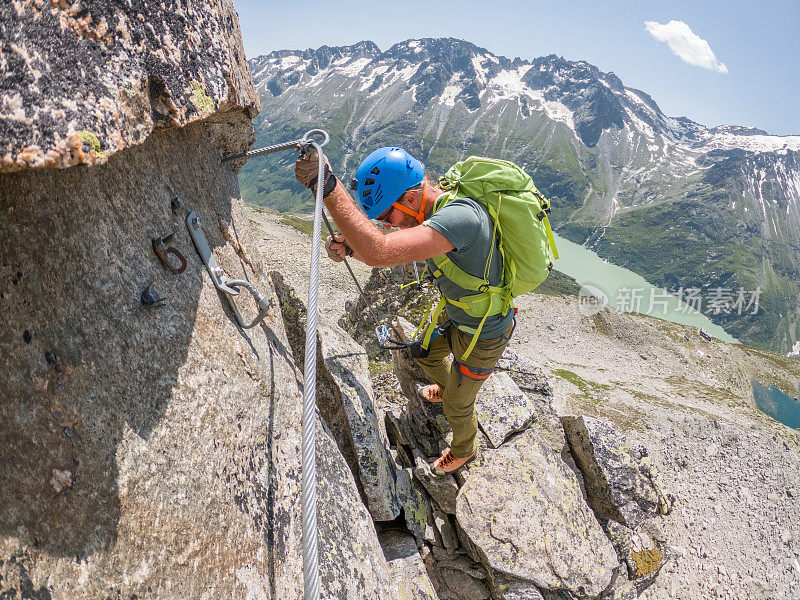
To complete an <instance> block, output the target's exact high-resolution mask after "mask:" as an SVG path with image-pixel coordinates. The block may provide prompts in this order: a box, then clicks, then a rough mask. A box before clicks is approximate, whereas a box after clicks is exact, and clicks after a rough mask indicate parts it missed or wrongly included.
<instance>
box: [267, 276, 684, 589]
mask: <svg viewBox="0 0 800 600" xmlns="http://www.w3.org/2000/svg"><path fill="white" fill-rule="evenodd" d="M406 272H407V270H406V269H394V270H375V271H374V272H373V277H372V278H371V280H370V282H368V284H367V286H366V290H367V293H368V294H370V295H371V296H372V295H374V296H376V297H378V298H397V297H398V296H396V295H394V293H393V292H394V290H395V289H396V288H398V287H399V286H400V285H401V283H402V280H403V279H404V277H405V273H406ZM272 277H273V281H275V282H278V286H277V287H278V297H279V298H280V299H281V310H282V313H283V316H284V320H285V322H286V323H287V331H288V332H289V339H290V341H291V340H292V339H295V340H297V342H295V343H292V348H293V350H294V351H295V356H300V355H301V352H302V350H301V346H300V345H299V344H298V342H300V341H301V340H302V331H303V325H304V313H305V309H304V307H303V305H302V302H301V301H300V299H299V298H298V297H297V295H296V294H295V293H294V292H293V290H292V289H291V288H290V287H289V286H287V285H286V284H285V281H284V279H283V277H282V276H281V275H279V274H277V273H273V276H272ZM377 282H383V284H384V286H385V287H383V289H382V290H380V291H379V290H378V289H376V288H377V287H379V284H378V283H377ZM410 295H412V296H413V295H417V294H410ZM378 304H379V305H380V301H379V303H378ZM373 308H376V307H373ZM361 310H362V311H366V310H367V309H366V306H361ZM348 313H349V314H350V315H353V316H354V317H355V319H351V320H350V321H351V322H352V321H356V322H361V321H362V319H361V318H359V316H358V315H359V313H358V311H353V310H349V311H348ZM362 316H363V315H362ZM345 322H347V321H345ZM320 323H321V325H320V333H319V344H320V350H321V354H322V356H324V361H323V363H322V364H320V368H319V381H320V382H321V386H322V389H321V390H320V394H319V400H318V402H319V405H320V412H321V414H322V415H323V416H324V415H326V414H330V415H333V417H332V418H325V422H326V424H327V425H328V428H329V429H331V430H335V429H341V427H342V423H348V424H349V426H348V427H347V429H348V430H349V435H346V434H345V435H342V434H341V433H340V434H334V438H335V439H337V441H339V443H340V448H341V450H342V453H343V454H344V455H345V456H353V457H357V458H356V460H355V461H353V462H351V463H350V464H351V468H352V469H353V472H354V476H355V477H356V479H360V482H361V485H362V487H363V489H365V490H366V489H372V490H374V491H378V490H380V494H377V495H376V494H373V495H369V494H364V501H365V504H366V506H367V507H368V508H369V509H370V512H371V514H372V518H373V519H374V520H375V521H376V526H377V527H378V532H379V534H378V535H379V539H381V540H384V539H388V540H390V542H391V544H390V545H391V548H394V547H395V546H396V544H397V543H398V542H397V540H398V538H402V536H409V535H411V536H413V538H414V539H415V540H416V547H417V548H419V556H420V561H419V562H418V563H417V565H418V567H422V566H423V565H424V567H425V568H424V571H422V570H421V571H420V575H421V576H422V579H423V581H426V580H429V581H430V586H431V588H432V589H433V590H434V591H435V596H433V597H435V598H439V599H443V600H473V599H485V598H493V599H496V600H503V599H511V598H520V597H526V598H539V597H542V594H543V595H544V597H548V598H549V597H556V596H557V597H560V598H621V597H622V596H620V594H621V593H622V591H624V590H633V591H635V590H636V589H637V586H638V589H639V590H643V589H645V588H646V587H647V586H648V585H650V584H652V582H653V581H654V580H655V575H656V573H657V572H658V570H659V569H660V568H661V567H662V566H663V564H664V563H665V562H666V560H667V552H666V545H665V542H664V540H663V539H661V540H658V541H656V540H652V539H650V538H648V537H646V536H645V535H644V534H642V533H641V532H640V530H642V529H643V527H642V526H643V524H644V523H645V521H648V520H650V519H654V518H656V517H657V516H658V515H659V514H661V513H665V512H668V510H669V506H667V505H665V506H663V507H662V506H659V504H658V502H657V501H656V502H655V503H651V504H649V505H648V501H649V500H650V499H651V498H656V499H658V498H660V497H666V496H665V494H664V493H663V492H662V491H661V490H660V489H657V486H656V484H655V480H654V479H653V478H650V477H649V474H650V473H651V470H650V469H651V467H650V466H649V465H648V466H647V468H646V469H645V463H643V462H642V461H641V460H640V459H641V456H639V455H635V453H634V452H633V451H632V450H630V446H629V445H628V444H627V441H626V439H625V436H624V435H621V434H618V433H616V432H615V431H614V430H613V427H611V426H610V425H609V424H608V423H603V422H599V421H598V422H597V424H596V425H595V420H594V419H590V418H589V417H585V418H581V419H582V420H581V422H582V423H583V422H590V423H592V426H594V427H602V428H603V436H602V437H601V438H599V437H592V436H589V437H590V438H591V439H587V440H586V443H585V445H586V446H587V447H588V448H592V447H597V448H598V450H597V453H596V454H598V455H602V454H603V452H606V454H607V453H608V451H609V450H608V449H610V448H614V450H612V451H611V453H612V454H614V455H624V456H627V457H629V459H628V461H627V463H626V464H627V465H628V466H629V467H632V469H633V472H632V471H631V470H630V469H628V470H624V469H618V468H616V467H617V465H612V466H611V467H610V468H609V469H606V472H605V479H603V478H602V477H598V475H597V473H596V472H595V471H594V470H592V469H583V470H579V469H578V468H577V467H576V462H575V460H573V459H572V456H571V455H570V452H569V447H568V446H567V442H566V440H567V438H566V437H565V434H564V429H562V426H561V422H560V421H559V418H558V416H557V414H556V413H555V411H554V410H553V408H552V405H551V402H550V397H549V396H548V395H547V394H548V392H549V387H548V386H547V384H546V378H545V377H544V376H543V374H542V373H541V370H540V369H539V368H538V367H536V366H535V365H534V364H533V363H531V362H530V361H529V360H527V359H525V358H523V357H520V356H518V355H516V354H515V353H514V352H511V351H509V352H508V353H507V356H505V357H504V365H508V367H506V368H507V371H505V372H499V373H497V374H495V375H493V376H492V377H491V378H490V380H489V381H488V382H487V383H486V384H485V385H484V386H483V388H482V389H481V392H480V393H479V395H478V399H477V400H476V405H477V410H478V419H479V423H480V429H481V433H480V436H481V437H480V442H479V445H480V446H481V448H482V452H481V456H480V458H479V460H478V461H477V462H476V463H474V464H473V465H471V466H470V467H468V468H465V469H463V470H462V471H460V472H457V473H455V474H454V475H453V476H447V477H435V476H433V474H432V473H431V472H430V467H429V464H430V462H431V461H432V460H433V459H434V458H435V457H437V456H438V455H439V454H440V452H441V451H442V450H443V449H444V448H445V447H446V445H447V440H448V434H449V427H448V425H447V421H446V419H444V415H443V414H442V411H441V407H440V406H438V405H432V404H429V403H425V402H423V401H421V400H420V399H419V397H417V396H416V393H415V388H416V384H417V383H418V382H421V381H425V380H426V379H425V376H424V374H422V373H421V371H419V369H418V367H416V365H415V364H414V362H413V360H412V359H410V357H409V355H408V354H407V351H404V350H400V351H394V352H393V354H394V361H393V364H394V367H393V376H394V377H396V379H397V382H398V383H397V384H396V385H397V387H395V388H394V389H391V388H389V389H388V390H387V389H386V388H379V389H381V392H382V393H386V392H387V391H388V393H389V394H390V395H391V398H392V400H391V401H390V400H389V399H388V398H380V397H379V396H377V395H376V394H375V393H373V386H372V383H371V380H370V375H369V364H370V363H369V354H368V352H367V351H366V350H364V349H363V348H361V347H360V346H358V345H357V344H356V343H355V342H354V341H353V340H352V339H351V338H349V336H348V335H347V334H345V332H344V331H343V330H342V329H340V328H338V327H337V326H335V325H332V324H330V323H328V322H326V319H325V318H324V317H322V318H321V320H320ZM396 328H397V329H398V330H399V332H400V333H401V335H402V336H404V337H406V336H409V335H410V334H411V330H410V326H409V325H408V323H407V322H405V321H404V320H401V321H399V322H398V323H397V325H396ZM344 357H347V359H346V360H347V363H346V364H345V363H343V362H342V361H343V358H344ZM373 364H375V362H374V361H373ZM511 366H513V367H514V368H513V369H512V368H509V367H511ZM515 379H518V380H519V381H520V382H521V384H522V385H524V386H525V387H526V389H527V390H529V392H528V393H524V392H522V391H521V390H520V388H519V387H518V386H517V384H516V383H515ZM342 381H347V382H349V383H348V384H347V385H348V387H349V388H351V389H357V390H359V393H358V394H357V395H355V396H354V395H347V394H343V393H340V394H338V395H337V394H335V393H331V392H330V388H335V389H337V390H339V391H340V392H341V390H342V384H341V382H342ZM356 382H358V383H356ZM398 388H399V389H398ZM531 390H538V391H539V392H540V393H538V394H537V393H536V392H535V391H533V392H532V393H531ZM331 398H335V399H334V400H331ZM334 404H335V405H336V406H337V408H332V405H334ZM339 407H341V408H339ZM353 412H359V413H362V414H364V413H366V414H369V415H370V419H369V423H368V424H367V425H366V426H367V427H368V428H371V432H370V435H368V436H365V435H364V429H362V428H363V427H364V424H363V421H362V420H359V422H358V423H354V421H353V419H352V418H351V417H350V416H349V415H351V414H352V413H353ZM337 414H343V415H348V416H347V418H336V417H335V415H337ZM376 416H377V417H378V422H375V417H376ZM381 417H382V418H381ZM381 421H383V422H381ZM384 423H385V425H384ZM376 440H377V441H378V444H379V445H380V444H383V447H385V448H386V452H385V454H383V456H381V455H380V452H379V453H376V452H375V447H376V446H375V443H376ZM565 455H566V456H567V457H568V459H567V460H564V458H563V457H564V456H565ZM576 456H577V455H576ZM586 462H587V461H586V460H582V461H581V462H580V463H579V464H585V463H586ZM603 465H604V466H606V467H607V466H608V465H607V463H603ZM387 469H388V472H389V473H391V476H390V478H388V480H387V478H386V477H385V476H381V475H380V474H381V473H383V474H386V473H387ZM586 477H589V478H590V480H589V481H588V482H586V483H584V482H585V481H586ZM609 479H610V480H611V483H610V486H611V488H612V489H613V490H615V492H616V493H617V495H616V496H614V497H613V500H611V502H612V503H613V502H615V501H616V500H617V499H618V498H622V497H624V498H631V499H632V501H633V502H638V504H637V506H641V507H642V511H643V512H642V513H641V514H642V515H643V518H642V519H640V520H638V521H636V522H630V520H629V521H628V522H627V523H626V522H625V521H624V519H623V518H621V517H620V512H619V511H620V510H625V508H626V507H627V503H626V502H619V505H620V506H619V509H618V510H617V512H616V513H614V514H613V515H612V517H613V518H614V519H616V520H617V521H618V522H617V523H616V524H615V526H616V527H617V529H616V530H615V534H616V537H614V536H612V535H610V534H609V533H607V531H609V530H610V529H609V528H610V527H614V526H610V525H608V519H607V518H605V517H603V518H598V516H596V514H595V512H594V511H593V510H592V507H594V506H595V503H594V502H593V496H592V494H591V490H594V489H597V488H598V487H600V486H602V485H605V486H606V487H608V486H609V483H608V480H609ZM381 480H382V481H383V483H384V484H385V485H380V484H379V483H378V482H379V481H381ZM584 489H586V490H587V491H588V492H589V496H588V497H586V496H585V495H584ZM587 500H588V501H587ZM387 506H392V507H394V508H395V509H396V510H395V511H387V510H386V507H387ZM598 506H599V505H598ZM615 506H616V505H615ZM596 510H597V509H595V511H596ZM626 514H627V513H626ZM598 515H599V513H598ZM656 529H657V526H656ZM633 537H636V539H637V540H644V539H646V540H647V543H648V544H649V545H646V546H644V547H641V546H637V547H636V548H635V549H631V544H630V542H629V540H630V539H631V538H633ZM618 539H624V540H626V541H627V542H628V544H627V546H626V545H625V544H624V543H622V542H620V543H618V544H617V547H615V541H617V540H618ZM643 552H645V553H648V554H646V556H647V557H648V560H646V561H645V560H643V559H641V557H642V556H644V555H643V554H642V553H643ZM393 553H394V550H393V549H390V550H389V552H388V554H389V555H393ZM625 561H628V562H625ZM637 561H638V562H637ZM628 563H629V564H628ZM426 586H427V584H426ZM420 593H421V592H420ZM426 593H427V592H426ZM626 593H627V592H626ZM423 597H425V596H423ZM629 597H635V594H634V596H629Z"/></svg>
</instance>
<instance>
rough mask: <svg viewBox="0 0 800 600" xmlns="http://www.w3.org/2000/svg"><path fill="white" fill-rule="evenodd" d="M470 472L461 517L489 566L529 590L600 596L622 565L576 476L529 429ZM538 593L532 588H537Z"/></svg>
mask: <svg viewBox="0 0 800 600" xmlns="http://www.w3.org/2000/svg"><path fill="white" fill-rule="evenodd" d="M488 454H489V456H488V458H487V459H486V460H485V461H484V462H483V464H481V465H479V466H476V467H473V468H471V469H470V471H469V476H468V478H467V480H466V483H464V485H463V486H462V487H461V489H460V491H459V494H458V501H457V510H456V517H457V519H458V522H459V524H460V525H461V527H462V528H463V529H464V531H465V532H466V534H467V535H468V536H469V539H470V540H471V541H472V543H473V544H474V545H475V546H476V547H477V549H478V552H479V554H481V555H482V558H483V560H484V562H485V564H486V565H487V566H488V567H491V568H492V569H494V570H496V571H500V572H502V573H504V574H505V575H506V576H507V577H510V578H512V579H513V580H515V589H516V590H517V591H516V592H515V593H517V594H518V595H519V594H521V593H522V591H523V590H524V588H525V585H524V584H525V582H527V587H531V588H532V587H535V588H539V589H546V590H550V591H555V590H566V591H568V592H570V593H572V594H573V595H576V596H579V597H585V596H597V595H599V594H600V593H601V592H602V591H603V590H604V589H605V588H606V587H607V586H608V584H609V583H610V581H611V571H612V569H613V568H614V566H616V564H617V557H616V554H615V552H614V549H613V547H612V546H611V544H610V543H609V541H608V539H607V538H606V536H605V534H604V533H603V530H602V529H601V528H600V525H599V523H598V522H597V520H596V518H595V516H594V514H593V513H592V511H591V509H590V508H589V506H588V505H587V504H586V503H585V501H584V500H583V496H582V495H581V490H580V487H579V486H578V482H577V479H576V478H575V474H574V473H573V472H572V471H571V470H570V469H569V467H567V465H566V464H564V463H563V462H562V461H561V459H560V457H559V455H558V454H557V453H556V452H555V451H553V450H552V449H551V448H550V447H549V446H548V445H546V444H545V443H543V442H541V441H540V440H539V439H538V437H537V436H536V434H535V432H533V431H532V430H527V431H525V432H524V433H522V434H520V435H519V436H517V437H515V438H514V439H513V440H511V441H509V442H507V443H506V444H504V445H503V446H501V447H500V448H499V449H497V450H492V451H491V452H489V453H488ZM531 593H533V592H531Z"/></svg>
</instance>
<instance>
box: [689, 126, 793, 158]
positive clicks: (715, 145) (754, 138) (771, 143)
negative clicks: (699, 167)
mask: <svg viewBox="0 0 800 600" xmlns="http://www.w3.org/2000/svg"><path fill="white" fill-rule="evenodd" d="M702 137H703V139H704V142H705V143H704V149H706V150H732V149H734V148H740V149H742V150H747V151H749V152H776V153H778V154H786V151H787V150H794V151H798V150H800V135H787V136H777V135H736V134H733V133H726V132H722V133H719V132H712V131H706V132H704V133H703V134H702Z"/></svg>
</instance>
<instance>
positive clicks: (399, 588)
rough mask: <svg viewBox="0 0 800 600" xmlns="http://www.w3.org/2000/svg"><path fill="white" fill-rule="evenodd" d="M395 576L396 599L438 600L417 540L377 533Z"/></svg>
mask: <svg viewBox="0 0 800 600" xmlns="http://www.w3.org/2000/svg"><path fill="white" fill-rule="evenodd" d="M378 538H379V539H380V542H381V546H382V547H383V553H384V556H385V557H386V560H387V562H388V564H389V570H390V571H391V573H392V577H393V581H392V596H391V597H392V598H393V599H394V600H439V597H438V596H437V594H436V590H434V589H433V584H432V583H431V580H430V577H429V576H428V572H427V570H426V569H425V564H424V563H423V562H422V557H421V556H420V554H419V551H418V550H417V544H416V542H415V541H414V538H413V537H412V536H410V535H408V534H407V533H403V532H401V531H394V530H389V531H384V532H381V533H379V534H378Z"/></svg>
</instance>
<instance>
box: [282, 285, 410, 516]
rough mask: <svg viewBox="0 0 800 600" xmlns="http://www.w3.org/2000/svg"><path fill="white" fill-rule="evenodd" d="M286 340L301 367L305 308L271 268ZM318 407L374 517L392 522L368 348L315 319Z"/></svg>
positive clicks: (391, 475)
mask: <svg viewBox="0 0 800 600" xmlns="http://www.w3.org/2000/svg"><path fill="white" fill-rule="evenodd" d="M271 276H272V281H273V282H274V284H275V287H276V290H277V294H278V298H279V300H280V307H281V312H282V314H283V317H284V321H285V323H286V327H287V332H288V336H289V343H290V345H291V347H292V351H293V353H294V356H295V360H296V361H297V366H298V368H299V369H301V370H302V368H303V364H304V361H305V356H304V355H305V323H306V307H305V305H304V304H303V302H302V300H300V298H299V297H298V296H297V294H295V292H294V290H293V289H292V288H291V286H289V285H288V284H287V283H286V282H285V280H284V278H283V276H282V275H281V274H280V273H277V272H272V273H271ZM317 323H318V334H317V339H318V344H317V352H318V355H319V356H320V357H322V359H323V360H322V361H319V362H318V363H317V389H318V391H317V405H318V406H319V409H320V413H321V415H322V417H323V419H324V420H325V423H326V424H327V425H328V427H329V428H330V430H331V431H332V432H333V435H334V438H335V439H336V442H337V444H338V446H339V448H340V450H341V451H342V454H343V455H344V456H345V458H346V459H347V460H348V464H349V465H350V468H351V470H352V471H353V474H354V475H355V476H356V480H357V481H358V483H359V488H360V490H361V492H362V495H363V498H364V501H365V503H366V504H367V506H368V507H369V510H370V512H371V514H372V516H373V518H374V519H375V520H377V521H391V520H393V519H395V518H396V517H397V516H398V515H399V514H400V508H401V501H400V499H399V498H398V493H397V490H396V489H395V467H394V461H393V460H392V458H391V456H390V454H389V451H388V446H389V441H388V438H387V435H386V424H385V419H384V415H383V413H382V411H381V410H380V408H378V406H377V405H376V401H375V395H374V394H373V391H372V381H371V379H370V375H369V363H368V361H367V356H366V352H365V351H364V349H363V348H362V347H361V346H359V345H358V344H356V342H355V341H354V340H353V339H352V338H351V337H350V336H349V335H348V334H347V333H345V332H344V331H343V330H342V329H341V328H340V327H339V326H338V325H335V324H334V323H331V322H330V321H329V320H328V319H326V318H325V317H324V316H321V315H320V316H319V318H318V321H317Z"/></svg>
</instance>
